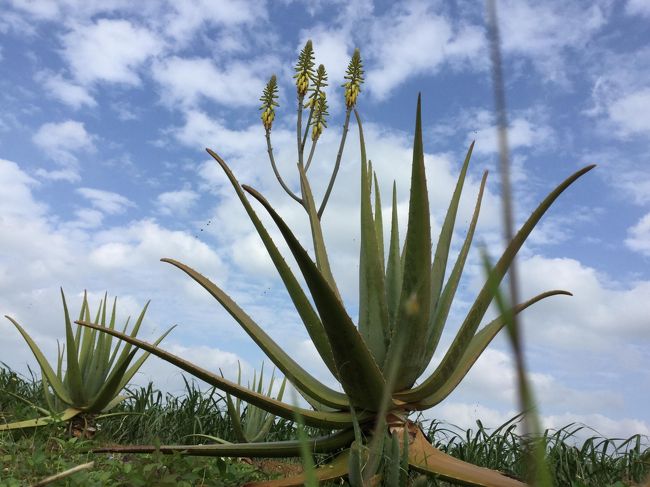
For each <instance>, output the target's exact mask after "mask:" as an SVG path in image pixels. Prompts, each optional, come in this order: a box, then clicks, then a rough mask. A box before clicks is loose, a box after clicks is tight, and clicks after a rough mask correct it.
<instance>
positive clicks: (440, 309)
mask: <svg viewBox="0 0 650 487" xmlns="http://www.w3.org/2000/svg"><path fill="white" fill-rule="evenodd" d="M486 180H487V171H485V172H484V173H483V178H482V179H481V186H480V188H479V191H478V197H477V198H476V206H475V207H474V214H473V215H472V221H471V222H470V224H469V227H468V229H467V235H465V241H464V242H463V246H462V247H461V249H460V253H459V254H458V258H457V259H456V263H455V264H454V268H453V269H452V271H451V274H450V275H449V280H448V281H447V284H445V289H444V291H443V292H442V295H441V296H440V299H438V301H437V305H436V307H435V309H433V310H432V313H431V317H430V319H429V332H428V336H427V347H426V355H425V356H424V358H423V360H422V363H421V370H420V374H421V373H422V372H424V369H426V367H427V366H428V365H429V362H430V361H431V357H433V353H434V352H435V350H436V348H437V346H438V342H439V341H440V336H441V335H442V330H443V328H444V327H445V323H446V322H447V317H448V316H449V310H450V309H451V303H452V301H453V300H454V296H455V294H456V289H457V288H458V283H459V282H460V278H461V276H462V275H463V268H464V267H465V261H466V260H467V255H468V254H469V249H470V247H471V246H472V238H473V237H474V230H475V229H476V224H477V223H478V216H479V213H480V211H481V201H482V199H483V191H484V190H485V183H486ZM418 375H419V374H418Z"/></svg>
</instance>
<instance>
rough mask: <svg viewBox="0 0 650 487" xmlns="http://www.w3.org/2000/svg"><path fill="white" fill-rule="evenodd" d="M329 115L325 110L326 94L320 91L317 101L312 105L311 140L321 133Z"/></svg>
mask: <svg viewBox="0 0 650 487" xmlns="http://www.w3.org/2000/svg"><path fill="white" fill-rule="evenodd" d="M327 115H329V113H328V112H327V95H326V94H325V92H324V91H321V92H320V93H319V95H318V101H317V102H315V106H314V117H313V118H312V121H311V126H312V131H311V140H316V139H318V137H320V134H322V133H323V129H324V128H325V127H327V122H326V117H327Z"/></svg>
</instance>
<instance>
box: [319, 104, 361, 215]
mask: <svg viewBox="0 0 650 487" xmlns="http://www.w3.org/2000/svg"><path fill="white" fill-rule="evenodd" d="M351 112H352V108H348V109H347V110H346V112H345V122H344V123H343V133H342V134H341V143H340V144H339V152H338V154H337V155H336V163H335V164H334V170H333V171H332V176H331V177H330V182H329V184H328V185H327V190H325V195H324V196H323V202H322V203H321V204H320V208H319V209H318V218H319V219H320V218H322V216H323V212H324V211H325V205H327V201H328V200H329V197H330V194H331V193H332V188H333V187H334V181H335V180H336V175H337V174H338V172H339V167H340V165H341V158H342V157H343V148H344V147H345V138H346V137H347V135H348V126H349V125H350V113H351ZM355 113H356V109H355Z"/></svg>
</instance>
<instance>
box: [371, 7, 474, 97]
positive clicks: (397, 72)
mask: <svg viewBox="0 0 650 487" xmlns="http://www.w3.org/2000/svg"><path fill="white" fill-rule="evenodd" d="M397 39H399V41H398V42H396V40H397ZM482 49H483V41H482V37H481V35H480V30H479V29H478V28H476V27H469V26H462V27H455V26H453V25H452V24H451V22H450V21H449V19H447V18H446V17H445V16H443V15H438V14H435V13H433V12H432V9H431V7H430V6H429V5H427V3H425V2H407V3H400V4H396V5H395V6H393V7H392V9H391V11H390V12H389V13H388V14H386V15H384V16H382V17H381V18H376V19H374V22H373V23H372V24H371V33H370V42H369V48H368V50H369V53H370V55H371V56H372V58H373V59H374V61H375V63H374V64H373V65H372V66H371V67H370V68H369V69H368V76H367V78H368V86H369V88H370V90H371V91H372V93H373V94H374V95H375V96H376V97H378V98H379V99H384V98H386V97H387V96H388V94H389V93H390V92H391V91H392V90H393V89H394V88H395V87H397V86H398V85H400V84H402V83H403V82H404V81H406V80H407V79H409V78H410V77H412V76H415V75H419V74H423V73H427V74H431V73H435V72H436V71H437V70H438V69H439V68H440V66H441V65H442V64H443V63H444V62H445V61H448V60H462V59H470V58H473V57H475V56H476V55H477V54H478V53H479V52H481V50H482Z"/></svg>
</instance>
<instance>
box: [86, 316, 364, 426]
mask: <svg viewBox="0 0 650 487" xmlns="http://www.w3.org/2000/svg"><path fill="white" fill-rule="evenodd" d="M77 323H78V324H80V325H82V326H87V327H89V328H93V329H95V330H98V331H101V332H103V333H108V334H110V335H113V336H115V337H117V338H119V339H121V340H124V341H125V342H128V343H130V344H131V345H134V346H136V347H138V348H141V349H143V350H145V351H147V352H150V353H152V354H153V355H155V356H157V357H160V358H162V359H163V360H165V361H167V362H169V363H170V364H172V365H175V366H176V367H178V368H180V369H182V370H184V371H185V372H188V373H190V374H192V375H193V376H194V377H196V378H197V379H201V380H203V381H205V382H207V383H208V384H210V385H212V386H215V387H216V388H218V389H221V390H222V391H224V392H227V393H230V394H232V395H233V396H236V397H239V398H241V399H243V400H244V401H246V402H248V403H249V404H254V405H255V406H258V407H261V408H262V409H265V410H266V411H268V412H270V413H273V414H276V415H277V416H280V417H282V418H285V419H292V418H293V412H294V408H292V407H291V406H289V405H287V404H285V403H283V402H280V401H277V400H275V399H271V398H269V397H266V396H265V395H263V394H258V393H256V392H254V391H251V390H250V389H248V388H246V387H242V386H240V385H239V384H236V383H234V382H231V381H229V380H227V379H224V378H222V377H220V376H219V375H217V374H214V373H212V372H210V371H208V370H205V369H203V368H201V367H199V366H197V365H194V364H193V363H191V362H188V361H187V360H184V359H183V358H181V357H178V356H177V355H174V354H172V353H169V352H167V351H165V350H162V349H160V348H158V347H154V346H153V345H151V344H150V343H147V342H144V341H142V340H138V339H137V338H133V337H131V336H129V335H126V334H124V333H120V332H119V331H116V330H111V329H109V328H104V327H101V326H98V325H95V324H93V323H88V322H85V321H77ZM300 414H302V415H303V417H304V418H305V423H306V424H307V425H309V426H315V427H320V428H341V429H342V428H346V427H348V426H349V425H350V424H351V421H352V419H351V416H350V414H349V413H345V412H332V413H325V412H315V411H310V410H306V409H301V410H300ZM369 417H370V415H368V414H366V415H364V416H363V419H364V420H367V419H368V418H369Z"/></svg>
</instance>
